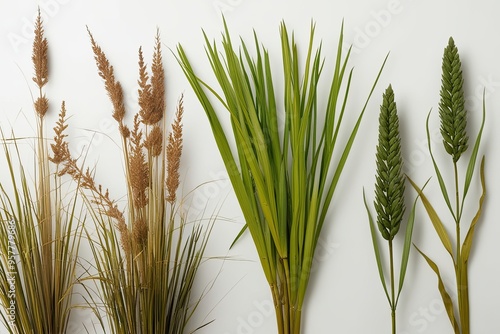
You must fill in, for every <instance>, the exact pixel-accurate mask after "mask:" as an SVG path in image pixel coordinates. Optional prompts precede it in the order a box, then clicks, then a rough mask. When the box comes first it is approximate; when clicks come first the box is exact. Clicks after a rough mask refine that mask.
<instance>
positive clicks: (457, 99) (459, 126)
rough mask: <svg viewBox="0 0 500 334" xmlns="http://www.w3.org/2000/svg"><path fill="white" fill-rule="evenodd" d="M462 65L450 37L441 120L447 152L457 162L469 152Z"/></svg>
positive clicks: (444, 57)
mask: <svg viewBox="0 0 500 334" xmlns="http://www.w3.org/2000/svg"><path fill="white" fill-rule="evenodd" d="M461 67H462V65H461V62H460V56H459V54H458V49H457V47H456V46H455V42H454V41H453V38H451V37H450V39H449V41H448V46H447V47H446V48H445V49H444V55H443V66H442V72H443V73H442V78H441V100H440V102H439V118H440V119H441V135H442V136H443V144H444V148H445V149H446V152H448V154H450V155H451V156H452V157H453V162H457V161H458V159H460V156H461V155H462V153H463V152H465V151H466V150H467V140H468V137H467V133H466V126H467V111H466V110H465V106H464V105H465V100H464V92H463V88H462V85H463V78H462V69H461Z"/></svg>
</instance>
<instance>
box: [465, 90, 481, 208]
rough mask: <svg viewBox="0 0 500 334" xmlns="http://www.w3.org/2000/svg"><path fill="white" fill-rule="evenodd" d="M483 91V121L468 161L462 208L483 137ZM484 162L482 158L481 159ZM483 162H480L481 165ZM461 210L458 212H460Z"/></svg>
mask: <svg viewBox="0 0 500 334" xmlns="http://www.w3.org/2000/svg"><path fill="white" fill-rule="evenodd" d="M484 94H485V92H484V90H483V119H482V121H481V127H480V129H479V132H478V133H477V138H476V142H475V143H474V149H473V150H472V154H471V157H470V160H469V166H468V167H467V173H466V174H465V182H464V194H463V198H462V207H463V204H464V202H465V196H466V195H467V192H468V191H469V187H470V183H471V181H472V175H473V174H474V166H475V165H476V159H477V154H478V151H479V144H480V143H481V137H482V135H483V129H484V123H485V120H486V103H485V101H484ZM483 160H484V157H483ZM482 164H483V162H481V165H482ZM462 211H463V210H460V212H462Z"/></svg>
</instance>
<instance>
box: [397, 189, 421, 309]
mask: <svg viewBox="0 0 500 334" xmlns="http://www.w3.org/2000/svg"><path fill="white" fill-rule="evenodd" d="M426 184H427V183H426ZM424 188H425V185H424ZM418 199H419V196H417V198H415V201H414V202H413V206H412V208H411V211H410V214H409V216H408V224H407V225H406V233H405V242H404V245H403V254H402V256H401V269H400V272H399V287H398V296H397V297H396V302H395V304H396V305H397V304H398V300H399V295H400V294H401V290H403V284H404V280H405V276H406V269H407V268H408V259H409V257H410V249H411V239H412V236H413V226H414V224H415V208H416V207H417V201H418Z"/></svg>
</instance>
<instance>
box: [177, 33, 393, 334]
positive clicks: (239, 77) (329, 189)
mask: <svg viewBox="0 0 500 334" xmlns="http://www.w3.org/2000/svg"><path fill="white" fill-rule="evenodd" d="M314 31H315V27H314V25H312V26H311V31H310V36H309V45H308V47H307V48H306V49H305V52H304V53H302V51H301V50H302V49H301V48H300V47H299V46H298V45H297V43H296V41H295V37H294V34H293V33H292V34H290V33H289V32H288V29H287V27H286V25H285V24H284V23H282V24H281V26H280V37H281V50H282V54H281V64H280V66H282V69H283V74H284V77H283V82H284V87H283V94H282V95H281V96H280V95H278V94H277V91H276V86H275V84H274V80H275V78H274V77H273V70H272V69H273V67H274V65H272V64H271V57H270V55H269V52H268V50H267V49H266V48H264V47H263V46H262V45H261V43H260V42H259V39H258V37H257V35H256V34H255V38H254V42H255V53H253V52H251V51H250V48H249V47H248V46H247V44H246V43H245V42H244V41H242V42H241V47H240V50H239V51H238V50H237V49H236V48H235V46H234V44H233V42H232V40H231V37H230V34H229V30H228V27H227V25H226V24H225V30H224V33H223V36H222V48H221V49H220V48H219V47H218V46H217V45H216V43H212V42H210V41H209V39H208V37H207V36H206V35H205V41H206V44H205V49H206V54H207V57H208V59H209V62H210V65H211V67H212V70H213V74H214V75H215V77H216V79H217V82H218V84H219V88H220V92H218V91H217V90H216V89H215V88H212V87H210V86H208V85H207V84H206V83H205V82H204V81H203V79H202V78H199V77H198V76H197V74H196V72H195V71H194V69H193V66H192V65H191V61H190V60H189V58H188V56H187V54H186V52H185V51H184V49H183V47H182V46H181V45H179V46H178V48H177V52H178V61H179V63H180V65H181V66H182V69H183V70H184V73H185V75H186V77H187V79H188V80H189V82H190V84H191V86H192V88H193V90H194V92H195V94H196V96H197V97H198V99H199V101H200V103H201V104H202V106H203V108H204V110H205V112H206V116H207V118H208V120H209V122H210V125H211V127H212V132H213V135H214V138H215V141H216V143H217V146H218V148H219V151H220V154H221V156H222V159H223V161H224V164H225V166H226V170H227V172H228V175H229V178H230V180H231V183H232V185H233V189H234V191H235V194H236V197H237V199H238V201H239V204H240V207H241V210H242V212H243V216H244V218H245V222H246V225H245V228H248V230H249V232H250V234H251V236H252V238H253V241H254V243H255V246H256V249H257V253H258V256H259V258H260V262H261V265H262V269H263V271H264V275H265V277H266V279H267V281H268V284H269V286H270V289H271V293H272V296H273V299H274V305H275V311H276V319H277V328H278V332H279V333H295V334H298V333H300V330H301V314H302V308H303V304H304V298H305V295H306V289H307V285H308V282H309V277H310V273H311V265H312V262H313V261H312V259H313V256H314V251H315V249H316V245H317V243H318V239H319V236H320V233H321V230H322V227H323V225H324V223H325V221H327V213H328V209H329V207H330V204H331V202H332V199H333V196H334V193H335V190H336V189H337V185H338V182H339V180H340V176H341V174H342V171H343V170H344V167H345V164H346V161H347V158H348V156H349V152H350V150H351V148H352V145H353V142H354V139H355V137H356V134H357V132H358V129H359V126H360V123H361V120H362V117H363V114H364V112H365V109H366V105H367V103H368V100H369V98H370V96H371V93H372V92H373V89H374V87H375V84H376V83H377V81H378V76H377V79H376V80H375V82H374V85H373V87H372V90H371V92H370V94H369V96H368V98H367V100H366V103H365V105H364V106H363V108H362V110H361V112H360V113H359V114H358V115H357V119H356V122H355V123H354V124H353V125H351V128H350V131H349V132H348V133H347V135H346V134H344V133H343V131H342V130H344V128H345V127H346V125H345V124H344V123H345V122H344V116H345V113H346V111H347V108H348V107H347V105H348V101H349V92H350V89H351V81H352V70H351V71H347V62H348V59H349V55H350V51H349V52H348V53H347V54H346V55H345V56H344V55H343V54H342V46H343V32H342V31H341V32H340V36H339V41H338V47H337V54H336V58H335V59H334V63H335V67H334V69H333V71H332V73H329V74H325V75H329V77H328V78H327V81H328V84H329V93H328V94H326V96H323V95H321V94H320V93H319V91H320V88H319V87H320V82H321V81H320V78H321V77H322V76H323V74H324V59H323V58H322V48H321V46H319V47H315V42H314ZM302 57H304V58H302ZM302 59H305V62H302ZM384 63H385V62H384ZM382 67H383V66H382ZM381 70H382V69H380V71H381ZM379 75H380V72H379ZM210 97H215V99H216V100H217V101H218V102H220V105H221V107H222V108H221V109H225V110H226V111H227V112H228V113H227V114H223V113H221V112H219V111H218V110H217V109H218V108H219V106H217V105H216V104H214V103H213V100H212V99H211V98H210ZM278 99H282V101H283V107H280V105H281V103H279V102H278ZM226 115H227V117H228V118H229V119H230V122H231V127H232V132H228V131H226V130H224V129H223V127H222V124H221V123H222V120H223V117H225V116H226ZM280 121H281V122H280ZM344 136H345V137H344ZM230 142H233V143H234V144H235V150H233V149H231V144H230Z"/></svg>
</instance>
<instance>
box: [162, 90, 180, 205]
mask: <svg viewBox="0 0 500 334" xmlns="http://www.w3.org/2000/svg"><path fill="white" fill-rule="evenodd" d="M183 100H184V97H183V96H182V95H181V98H180V100H179V103H178V105H177V112H176V113H175V120H174V123H173V124H172V132H170V134H169V135H168V143H167V150H166V159H167V181H166V186H167V192H168V195H167V201H168V202H170V203H174V202H175V200H176V199H177V195H176V192H177V188H179V184H180V182H179V176H180V175H179V168H180V164H181V155H182V123H181V122H182V115H183V113H184V101H183Z"/></svg>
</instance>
